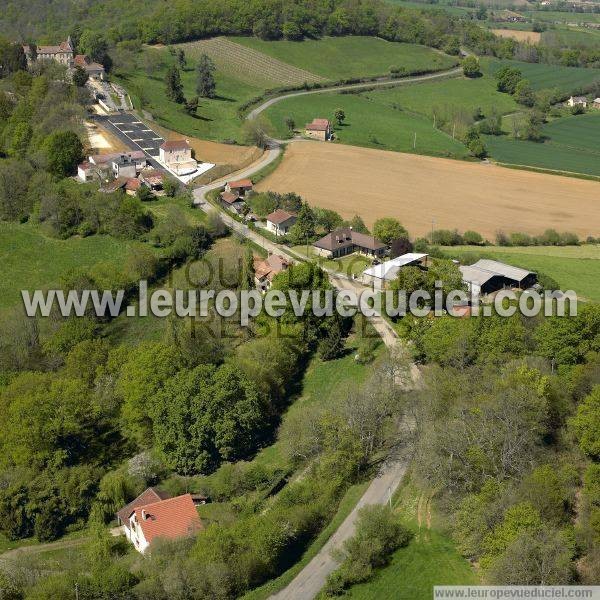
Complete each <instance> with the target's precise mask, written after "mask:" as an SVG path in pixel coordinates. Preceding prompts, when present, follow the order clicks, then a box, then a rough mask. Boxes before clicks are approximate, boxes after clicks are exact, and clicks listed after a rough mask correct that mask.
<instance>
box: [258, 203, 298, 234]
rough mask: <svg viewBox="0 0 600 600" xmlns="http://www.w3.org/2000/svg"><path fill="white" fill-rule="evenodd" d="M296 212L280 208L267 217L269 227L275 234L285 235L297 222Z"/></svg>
mask: <svg viewBox="0 0 600 600" xmlns="http://www.w3.org/2000/svg"><path fill="white" fill-rule="evenodd" d="M296 220H297V217H296V215H295V214H293V213H290V212H288V211H287V210H283V209H281V208H278V209H277V210H274V211H273V212H272V213H271V214H268V215H267V216H266V217H265V221H266V224H267V229H268V230H269V231H271V232H272V233H274V234H275V235H285V234H286V233H287V232H288V231H289V230H290V227H291V226H292V225H293V224H294V223H295V222H296Z"/></svg>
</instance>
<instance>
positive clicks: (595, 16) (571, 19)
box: [520, 10, 600, 23]
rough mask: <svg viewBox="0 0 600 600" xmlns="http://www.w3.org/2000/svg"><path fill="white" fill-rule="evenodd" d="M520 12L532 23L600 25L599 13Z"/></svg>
mask: <svg viewBox="0 0 600 600" xmlns="http://www.w3.org/2000/svg"><path fill="white" fill-rule="evenodd" d="M520 12H521V13H522V14H523V15H524V16H526V17H529V18H531V19H533V20H534V21H546V22H548V21H550V22H553V23H554V22H561V23H600V13H574V12H560V11H555V10H526V11H520Z"/></svg>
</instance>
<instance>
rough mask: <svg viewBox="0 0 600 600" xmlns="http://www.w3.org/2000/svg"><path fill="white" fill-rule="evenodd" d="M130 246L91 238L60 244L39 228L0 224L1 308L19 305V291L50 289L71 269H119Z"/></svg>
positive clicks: (114, 241)
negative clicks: (105, 265)
mask: <svg viewBox="0 0 600 600" xmlns="http://www.w3.org/2000/svg"><path fill="white" fill-rule="evenodd" d="M130 246H131V242H125V241H122V240H117V239H115V238H113V237H110V236H102V235H94V236H90V237H86V238H80V237H72V238H69V239H67V240H59V239H56V238H51V237H47V236H46V235H44V233H43V231H42V229H41V228H40V226H38V225H33V224H30V223H25V224H18V223H0V265H1V267H0V297H2V308H3V309H5V308H9V307H12V306H15V305H17V304H19V303H20V302H21V290H22V289H26V290H31V291H32V290H36V289H44V288H49V287H50V286H52V285H56V284H58V283H59V281H60V278H61V277H62V276H63V275H65V274H66V273H67V272H69V271H70V270H72V269H78V268H82V269H85V268H89V267H92V266H94V265H95V264H97V263H100V262H107V263H113V264H114V265H115V266H117V265H121V264H122V263H123V260H124V258H125V256H126V254H127V250H128V248H129V247H130Z"/></svg>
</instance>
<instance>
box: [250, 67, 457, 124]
mask: <svg viewBox="0 0 600 600" xmlns="http://www.w3.org/2000/svg"><path fill="white" fill-rule="evenodd" d="M461 74H462V67H454V68H453V69H448V70H446V71H438V72H437V73H429V74H427V75H417V76H415V77H402V78H398V79H388V78H385V79H378V80H376V81H370V82H367V83H349V84H348V85H337V86H330V87H323V88H319V89H316V90H300V91H298V92H290V93H289V94H283V95H282V96H276V97H275V98H271V99H270V100H267V101H266V102H263V103H262V104H261V105H260V106H257V107H256V108H255V109H253V110H251V111H250V112H249V113H248V115H247V116H246V119H254V118H255V117H257V116H258V115H259V114H260V113H261V112H263V111H265V110H266V109H267V108H269V107H270V106H273V104H276V103H277V102H281V101H282V100H287V99H288V98H295V97H296V96H309V95H311V94H325V93H327V92H339V91H343V90H360V89H364V88H369V89H370V88H372V87H385V86H396V85H406V84H408V83H419V82H421V81H429V80H430V79H440V78H443V77H457V76H458V75H461Z"/></svg>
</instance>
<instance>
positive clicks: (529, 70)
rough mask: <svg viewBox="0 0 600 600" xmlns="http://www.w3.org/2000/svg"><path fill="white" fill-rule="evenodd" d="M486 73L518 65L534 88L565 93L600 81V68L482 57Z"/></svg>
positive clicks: (492, 73) (571, 92) (490, 73)
mask: <svg viewBox="0 0 600 600" xmlns="http://www.w3.org/2000/svg"><path fill="white" fill-rule="evenodd" d="M480 62H481V66H482V68H483V70H484V73H486V74H489V75H494V74H495V73H496V72H497V71H498V70H499V69H501V68H502V67H504V66H507V65H508V66H511V67H516V68H517V69H519V70H520V71H521V73H522V74H523V77H525V78H526V79H528V80H529V82H530V83H531V86H532V87H533V89H534V90H542V89H553V88H557V89H558V90H559V91H560V92H561V93H563V94H565V95H566V94H573V93H576V92H578V91H580V90H581V89H583V88H585V87H587V86H589V85H591V84H593V83H594V82H596V81H600V69H583V68H579V67H561V66H559V65H547V64H541V63H526V62H520V61H516V60H498V59H490V58H482V59H481V61H480Z"/></svg>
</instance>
